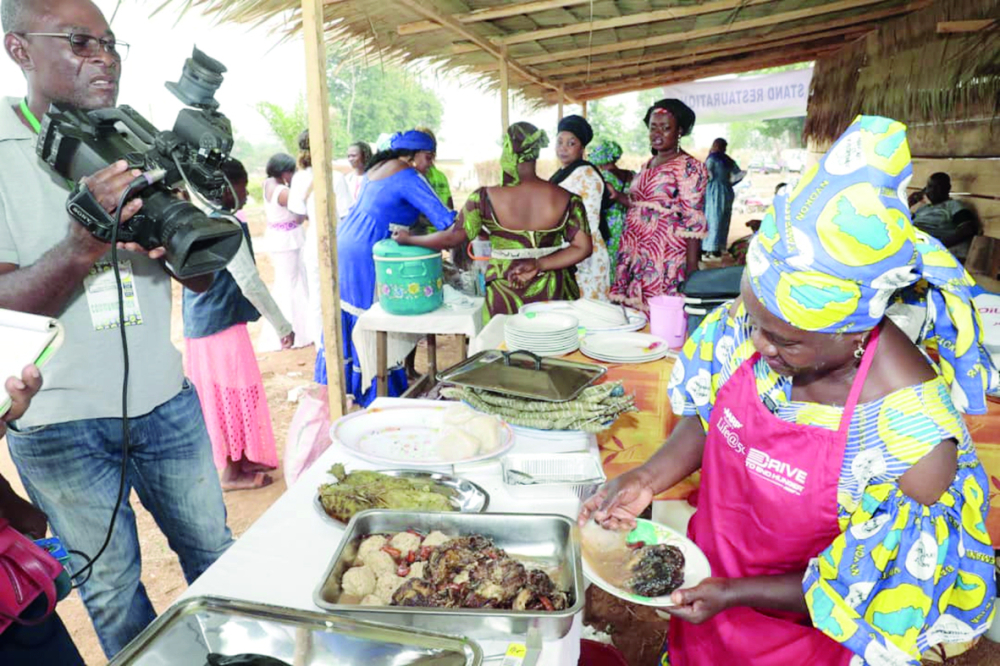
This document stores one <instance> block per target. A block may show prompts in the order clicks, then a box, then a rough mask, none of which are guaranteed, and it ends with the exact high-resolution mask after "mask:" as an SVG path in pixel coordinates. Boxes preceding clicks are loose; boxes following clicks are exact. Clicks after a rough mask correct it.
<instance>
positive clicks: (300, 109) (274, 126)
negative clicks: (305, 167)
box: [256, 97, 309, 155]
mask: <svg viewBox="0 0 1000 666" xmlns="http://www.w3.org/2000/svg"><path fill="white" fill-rule="evenodd" d="M256 108H257V113H259V114H260V115H261V116H263V118H264V120H266V121H267V124H268V125H269V126H270V127H271V131H272V132H273V133H274V135H275V136H276V137H278V140H279V141H280V142H281V145H282V146H284V148H285V151H286V152H288V153H289V154H290V155H295V154H296V153H298V151H299V145H298V137H299V133H300V132H302V130H304V129H305V128H306V127H307V126H308V125H309V118H308V116H307V115H306V104H305V101H304V100H303V99H302V98H301V97H300V98H299V99H298V101H297V102H295V106H293V107H292V108H291V109H285V108H282V107H280V106H278V105H277V104H274V103H273V102H258V103H257V107H256Z"/></svg>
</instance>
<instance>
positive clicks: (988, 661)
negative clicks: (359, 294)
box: [0, 175, 1000, 666]
mask: <svg viewBox="0 0 1000 666" xmlns="http://www.w3.org/2000/svg"><path fill="white" fill-rule="evenodd" d="M786 179H787V177H781V176H779V175H769V176H756V177H755V179H754V180H755V182H754V185H755V188H754V189H755V190H757V191H759V193H760V195H764V194H765V191H766V190H770V191H771V192H772V193H773V188H774V186H775V185H776V184H777V183H778V182H782V181H783V180H786ZM769 202H770V201H769V200H768V203H769ZM247 212H248V216H249V219H250V221H251V233H252V234H253V235H254V236H259V235H261V234H262V233H263V230H264V222H263V211H262V209H259V208H257V209H249V210H248V211H247ZM762 214H763V213H762V212H760V213H734V215H733V222H732V227H731V233H730V239H732V240H735V239H736V238H739V237H741V236H743V235H745V234H746V233H748V231H747V230H746V227H745V226H744V225H745V222H746V220H748V219H752V218H754V217H760V216H761V215H762ZM257 261H258V266H259V268H260V272H261V275H262V277H263V278H264V280H265V282H267V283H268V284H270V283H271V281H272V279H273V271H272V268H271V264H270V262H269V260H268V256H267V254H266V253H263V252H259V253H258V254H257ZM181 323H182V322H181V308H180V290H179V288H176V285H175V293H174V311H173V326H172V339H173V342H174V344H175V345H176V346H177V347H178V349H181V350H182V351H183V347H184V344H183V336H182V330H183V329H182V325H181ZM266 325H267V324H266V323H264V322H262V321H261V322H256V323H254V324H251V325H250V327H249V329H250V335H251V338H252V339H253V340H254V341H256V340H257V337H258V335H259V334H260V331H261V328H262V327H263V326H266ZM438 357H439V367H441V368H445V367H448V366H449V365H450V364H452V363H455V362H457V361H458V359H459V352H458V344H457V339H456V338H452V337H447V338H443V339H441V340H440V342H439V350H438ZM257 359H258V362H259V364H260V371H261V376H262V377H263V380H264V388H265V391H266V393H267V400H268V404H269V406H270V409H271V418H272V422H273V426H274V433H275V438H276V441H277V446H278V460H279V461H280V460H282V459H283V456H284V448H285V436H286V433H287V430H288V425H289V423H290V422H291V419H292V416H293V415H294V413H295V408H296V405H295V404H294V403H290V402H288V392H289V391H290V390H292V389H294V388H296V387H298V386H302V385H306V384H309V383H311V380H312V369H313V361H314V359H315V350H314V348H313V347H307V348H304V349H295V350H290V351H282V352H273V353H263V354H259V355H258V357H257ZM424 363H425V354H424V352H423V349H421V350H419V352H418V356H417V369H418V370H421V369H423V368H424V367H425V365H424ZM0 475H2V476H4V477H5V478H7V479H8V480H10V481H11V483H12V484H13V485H14V487H15V488H17V489H18V490H19V491H22V492H23V490H22V489H21V488H20V482H19V480H18V478H17V473H16V471H15V470H14V466H13V463H12V462H11V460H10V457H9V455H8V452H7V447H6V446H0ZM273 476H274V477H275V482H274V484H272V485H271V486H269V487H267V488H263V489H259V490H252V491H238V492H230V493H226V494H225V501H226V508H227V510H228V518H229V527H230V529H231V530H232V531H233V534H234V536H235V537H236V538H239V536H240V535H241V534H243V533H244V532H245V531H246V530H247V528H249V527H250V525H252V524H253V523H254V521H255V520H257V518H258V517H259V516H260V515H261V514H262V513H264V511H265V510H267V508H268V507H269V506H270V505H271V504H272V503H273V502H274V501H275V500H276V499H277V498H278V497H279V496H280V495H281V494H282V493H283V492H284V491H285V483H284V480H283V478H282V477H281V472H280V470H279V471H278V472H277V473H275V474H273ZM131 501H132V505H133V506H134V507H135V509H136V520H137V523H138V532H139V538H140V543H141V548H142V572H143V573H142V581H143V584H144V585H145V586H146V590H147V592H148V593H149V597H150V599H151V600H152V602H153V606H154V607H155V608H156V609H157V611H159V612H162V611H164V610H166V608H167V607H168V606H169V605H170V604H171V603H172V602H173V601H174V600H175V599H176V598H177V597H178V596H179V595H180V594H181V593H182V592H183V590H184V587H185V582H184V577H183V575H182V573H181V569H180V565H179V564H178V562H177V558H176V556H175V555H174V553H173V552H172V551H171V550H170V548H169V547H168V546H167V541H166V538H165V537H164V536H163V534H162V533H161V532H160V531H159V529H158V528H157V527H156V524H155V523H154V521H153V518H152V516H151V515H150V514H149V513H148V512H147V511H146V510H145V509H143V508H142V506H141V504H140V503H139V500H138V498H137V497H136V496H135V494H134V493H133V495H132V498H131ZM59 614H60V616H61V617H62V619H63V621H64V622H65V624H66V626H67V627H68V629H69V631H70V633H71V635H72V636H73V639H74V640H75V641H76V644H77V646H78V647H79V649H80V652H81V653H82V655H83V657H84V660H85V661H86V663H87V664H88V666H98V665H100V664H105V663H106V659H105V658H104V654H103V653H102V651H101V649H100V646H99V645H98V643H97V636H96V635H95V634H94V630H93V628H92V626H91V623H90V619H89V617H88V616H87V613H86V611H85V610H84V608H83V604H82V602H81V601H80V598H79V595H78V594H77V593H75V592H74V593H73V594H72V595H71V596H70V597H69V598H68V599H66V600H64V601H63V602H61V603H60V604H59ZM946 663H947V664H948V665H949V666H973V665H977V666H1000V645H998V644H995V643H990V642H988V641H983V642H982V643H981V644H980V645H979V646H977V648H976V649H975V650H974V651H973V653H970V654H967V655H963V656H961V657H958V658H952V659H948V660H947V662H946Z"/></svg>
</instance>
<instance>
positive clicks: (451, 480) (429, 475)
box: [313, 469, 490, 526]
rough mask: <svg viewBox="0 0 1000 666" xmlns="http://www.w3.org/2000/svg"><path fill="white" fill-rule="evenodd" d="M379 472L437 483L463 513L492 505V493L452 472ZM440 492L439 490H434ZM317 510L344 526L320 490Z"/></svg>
mask: <svg viewBox="0 0 1000 666" xmlns="http://www.w3.org/2000/svg"><path fill="white" fill-rule="evenodd" d="M377 471H378V473H379V474H385V475H386V476H394V477H397V478H404V479H413V480H414V481H424V482H426V483H429V484H432V485H435V486H437V487H438V490H440V491H442V492H441V494H442V495H445V496H446V497H447V498H448V499H449V500H450V501H451V505H452V506H453V507H455V510H456V511H461V512H462V513H483V512H485V511H486V509H487V507H489V505H490V494H489V493H488V492H486V491H485V490H483V489H482V487H481V486H479V485H478V484H476V483H473V482H472V481H467V480H466V479H462V478H459V477H457V476H451V475H450V474H438V473H437V472H421V471H419V470H415V469H380V470H377ZM330 477H331V479H333V480H332V481H331V483H333V484H336V478H335V477H334V476H333V475H332V474H331V475H330ZM434 492H438V491H434ZM313 504H314V505H315V506H316V509H317V511H319V513H320V515H321V516H323V518H325V519H326V520H328V521H330V522H331V523H333V524H334V525H339V526H343V525H345V523H342V522H341V521H339V520H337V519H336V518H334V517H333V516H331V515H330V514H328V513H327V512H326V509H324V508H323V501H322V500H321V499H320V493H319V491H317V492H316V499H315V501H314V502H313Z"/></svg>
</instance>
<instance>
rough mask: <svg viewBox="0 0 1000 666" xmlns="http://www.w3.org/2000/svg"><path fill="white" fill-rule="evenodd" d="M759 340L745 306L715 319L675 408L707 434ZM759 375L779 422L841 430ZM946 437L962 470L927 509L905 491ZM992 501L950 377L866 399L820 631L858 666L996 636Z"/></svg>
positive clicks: (848, 454)
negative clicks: (992, 630)
mask: <svg viewBox="0 0 1000 666" xmlns="http://www.w3.org/2000/svg"><path fill="white" fill-rule="evenodd" d="M750 336H751V326H750V323H749V321H748V317H747V313H746V310H745V308H744V307H743V306H742V304H741V305H740V306H738V307H735V306H734V305H733V304H732V303H729V304H727V305H724V306H722V307H720V308H719V309H717V310H715V311H714V312H712V313H711V314H710V315H709V316H708V317H706V319H705V321H704V322H703V323H702V325H701V326H700V327H699V328H698V329H697V330H696V331H695V332H694V333H693V334H692V336H691V338H690V339H689V340H688V341H687V343H685V346H684V349H683V352H682V354H681V357H680V359H679V360H678V362H677V363H676V364H675V365H674V372H673V375H672V377H671V380H670V385H669V387H668V390H669V392H670V400H671V404H672V407H673V410H674V412H675V413H677V414H678V415H683V416H698V417H699V418H700V419H701V421H702V424H703V425H705V426H706V427H707V424H708V419H709V415H710V414H711V411H712V408H713V406H714V405H715V399H716V396H717V395H718V393H719V391H720V390H721V389H722V387H723V386H724V385H725V384H726V382H727V381H729V379H730V377H732V375H733V374H734V373H735V372H736V370H737V369H738V368H739V367H740V365H742V364H743V363H744V362H745V361H747V360H748V359H749V358H750V357H751V356H752V355H753V354H754V351H755V350H754V346H753V342H752V341H751V338H750ZM754 373H755V376H756V383H757V391H758V394H759V395H760V396H761V399H762V400H764V399H766V401H770V402H771V403H773V404H774V405H775V406H776V412H775V414H776V416H778V418H781V419H783V420H785V421H788V422H790V423H796V424H799V425H812V426H816V427H820V428H826V429H829V430H836V429H837V428H838V427H839V424H840V420H841V417H842V412H843V409H842V407H837V406H829V405H821V404H816V403H806V402H796V401H792V400H791V389H792V382H791V380H790V379H789V378H787V377H783V376H781V375H778V374H777V373H775V372H774V371H772V370H771V368H770V367H769V366H768V365H767V362H766V361H764V360H763V359H761V360H760V361H758V362H757V363H756V364H755V365H754ZM946 439H952V440H954V441H955V442H957V447H958V473H957V475H956V477H955V480H954V481H953V482H952V484H951V486H950V487H949V488H948V490H947V491H946V492H945V493H944V495H942V497H941V499H940V500H939V501H938V502H937V503H936V504H933V505H931V506H924V505H922V504H920V503H919V502H917V501H915V500H913V499H910V498H909V497H907V496H906V495H905V494H904V493H903V492H902V491H901V490H900V488H899V479H900V477H901V476H902V475H903V474H904V473H905V472H906V471H907V470H908V469H910V468H911V467H912V466H913V465H914V464H916V463H917V462H918V461H920V460H921V459H922V458H923V457H924V456H926V455H927V454H928V453H930V452H931V451H932V450H933V449H934V447H936V446H938V445H939V444H940V443H941V442H942V441H943V440H946ZM988 504H989V490H988V485H987V478H986V474H985V472H984V470H983V467H982V465H981V464H980V461H979V459H978V458H977V456H976V451H975V448H974V446H973V443H972V440H971V438H970V436H969V431H968V430H967V429H966V427H965V423H964V421H963V419H962V416H961V415H960V414H959V413H958V410H957V409H956V408H955V405H954V404H953V403H952V400H951V398H950V396H949V391H948V385H947V381H946V380H945V378H944V377H943V376H940V375H939V376H938V377H936V378H935V379H932V380H930V381H928V382H925V383H923V384H919V385H915V386H909V387H906V388H903V389H900V390H898V391H894V392H892V393H890V394H889V395H887V396H885V397H884V398H881V399H879V400H875V401H872V402H868V403H862V404H859V405H858V406H857V408H856V410H855V413H854V417H853V418H852V419H851V423H850V427H849V431H848V439H847V446H846V449H845V451H844V459H843V463H842V465H841V474H840V483H839V492H838V498H837V512H838V519H839V522H840V527H841V530H842V532H841V534H840V535H839V536H838V537H837V538H836V539H835V540H834V541H833V543H832V544H831V545H830V546H829V547H828V548H827V549H826V550H824V551H823V552H822V553H817V556H816V558H815V559H814V560H813V561H812V562H811V564H810V566H809V568H808V569H807V571H806V576H805V579H804V581H803V591H804V593H805V597H806V602H807V604H808V606H809V610H810V615H811V617H812V621H813V624H814V625H815V626H816V628H817V629H819V630H821V631H823V632H824V633H825V634H827V635H828V636H830V637H831V638H833V639H834V640H836V641H838V642H840V643H842V644H844V645H845V646H846V647H848V648H850V649H851V650H852V651H853V652H854V653H855V654H857V655H859V656H860V659H862V661H860V662H859V663H860V664H872V665H875V664H878V665H879V666H882V665H888V666H895V665H899V666H903V665H906V666H918V665H919V664H920V653H921V652H923V651H925V650H927V649H928V648H930V647H932V646H934V645H936V644H938V643H942V642H948V643H957V642H963V641H968V640H971V639H972V638H974V637H975V636H977V635H980V634H981V633H983V632H984V631H986V629H987V628H988V627H989V625H990V621H991V618H992V616H993V603H994V599H995V597H996V585H995V581H994V565H993V557H994V555H993V546H992V544H991V541H990V537H989V534H988V533H987V530H986V514H987V507H988ZM852 663H853V662H852Z"/></svg>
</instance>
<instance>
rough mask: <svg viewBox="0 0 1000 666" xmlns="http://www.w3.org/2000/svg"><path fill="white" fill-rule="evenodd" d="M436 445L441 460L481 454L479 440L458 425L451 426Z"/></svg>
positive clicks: (459, 458)
mask: <svg viewBox="0 0 1000 666" xmlns="http://www.w3.org/2000/svg"><path fill="white" fill-rule="evenodd" d="M436 445H437V453H438V458H440V459H441V460H448V461H454V460H465V459H466V458H472V457H474V456H476V455H478V454H479V440H478V439H476V438H475V437H473V436H472V435H470V434H469V433H467V432H465V431H464V430H461V429H459V428H457V427H450V428H449V430H448V431H447V432H445V433H444V434H443V435H441V437H439V438H438V440H437V442H436Z"/></svg>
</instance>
